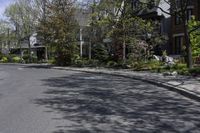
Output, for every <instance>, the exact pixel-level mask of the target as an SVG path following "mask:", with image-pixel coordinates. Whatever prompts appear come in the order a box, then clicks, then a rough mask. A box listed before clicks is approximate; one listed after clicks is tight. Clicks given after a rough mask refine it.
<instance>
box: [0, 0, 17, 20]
mask: <svg viewBox="0 0 200 133" xmlns="http://www.w3.org/2000/svg"><path fill="white" fill-rule="evenodd" d="M13 1H14V0H0V18H2V17H3V13H4V11H5V8H6V7H7V6H8V5H9V4H10V3H12V2H13Z"/></svg>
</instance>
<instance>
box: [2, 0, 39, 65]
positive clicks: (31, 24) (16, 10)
mask: <svg viewBox="0 0 200 133" xmlns="http://www.w3.org/2000/svg"><path fill="white" fill-rule="evenodd" d="M37 13H38V12H37V10H36V9H35V8H34V7H33V1H32V0H16V1H15V3H14V4H11V5H10V6H8V7H7V8H6V11H5V14H6V16H7V17H8V18H9V20H10V22H11V23H12V24H13V25H14V27H15V29H16V34H17V38H18V44H19V43H20V40H21V39H26V40H28V47H29V61H30V62H31V60H32V55H31V45H30V40H29V38H30V36H31V35H32V33H33V32H34V31H35V27H36V25H37V15H38V14H37Z"/></svg>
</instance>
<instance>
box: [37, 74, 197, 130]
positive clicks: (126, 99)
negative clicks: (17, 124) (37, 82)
mask: <svg viewBox="0 0 200 133" xmlns="http://www.w3.org/2000/svg"><path fill="white" fill-rule="evenodd" d="M42 82H43V85H44V86H48V88H49V89H48V90H47V91H46V92H44V94H45V95H44V97H43V98H41V99H36V100H35V104H37V105H41V106H45V107H46V108H48V109H50V110H52V111H55V112H56V113H59V114H61V115H62V118H57V119H54V120H58V121H59V120H64V121H67V122H66V123H65V125H64V126H58V127H57V131H55V132H54V133H162V132H163V133H164V132H176V133H177V132H181V133H190V132H198V131H199V130H200V129H199V128H198V127H200V106H199V104H198V103H195V102H193V101H190V100H188V99H186V98H184V97H182V96H180V95H179V94H176V93H174V92H170V91H168V90H165V89H163V88H159V87H156V86H153V85H150V84H144V83H143V82H139V81H135V80H131V79H126V78H122V77H113V76H108V75H107V76H106V75H96V76H95V75H93V74H86V73H76V74H73V75H68V76H64V77H54V78H49V79H44V80H42Z"/></svg>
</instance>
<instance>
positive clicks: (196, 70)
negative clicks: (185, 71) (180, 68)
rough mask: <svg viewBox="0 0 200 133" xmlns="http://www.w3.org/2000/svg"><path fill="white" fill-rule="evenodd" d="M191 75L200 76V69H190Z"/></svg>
mask: <svg viewBox="0 0 200 133" xmlns="http://www.w3.org/2000/svg"><path fill="white" fill-rule="evenodd" d="M189 73H191V74H192V75H200V67H194V68H192V69H189Z"/></svg>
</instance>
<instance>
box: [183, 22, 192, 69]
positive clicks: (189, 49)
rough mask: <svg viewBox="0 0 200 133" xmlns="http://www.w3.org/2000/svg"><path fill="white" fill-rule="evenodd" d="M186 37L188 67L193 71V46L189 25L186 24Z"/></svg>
mask: <svg viewBox="0 0 200 133" xmlns="http://www.w3.org/2000/svg"><path fill="white" fill-rule="evenodd" d="M184 35H185V36H184V37H185V43H186V62H187V67H188V68H189V69H191V68H192V67H193V61H192V46H191V42H190V36H189V32H188V26H187V24H184Z"/></svg>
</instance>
